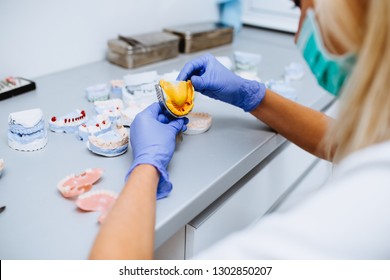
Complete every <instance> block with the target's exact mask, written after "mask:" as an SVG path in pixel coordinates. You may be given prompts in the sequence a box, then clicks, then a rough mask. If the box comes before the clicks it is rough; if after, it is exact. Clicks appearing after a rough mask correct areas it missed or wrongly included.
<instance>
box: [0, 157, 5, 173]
mask: <svg viewBox="0 0 390 280" xmlns="http://www.w3.org/2000/svg"><path fill="white" fill-rule="evenodd" d="M3 169H4V160H3V159H2V158H0V177H1V175H3Z"/></svg>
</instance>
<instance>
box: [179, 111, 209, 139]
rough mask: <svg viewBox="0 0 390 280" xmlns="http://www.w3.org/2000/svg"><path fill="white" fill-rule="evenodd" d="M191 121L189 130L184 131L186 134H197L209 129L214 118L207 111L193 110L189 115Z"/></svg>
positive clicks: (188, 125) (188, 126)
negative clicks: (197, 111)
mask: <svg viewBox="0 0 390 280" xmlns="http://www.w3.org/2000/svg"><path fill="white" fill-rule="evenodd" d="M187 118H188V119H189V122H188V124H187V130H186V131H184V134H187V135H195V134H201V133H204V132H206V131H207V130H209V128H210V126H211V123H212V118H211V116H210V115H209V114H207V113H195V112H191V113H189V114H188V115H187Z"/></svg>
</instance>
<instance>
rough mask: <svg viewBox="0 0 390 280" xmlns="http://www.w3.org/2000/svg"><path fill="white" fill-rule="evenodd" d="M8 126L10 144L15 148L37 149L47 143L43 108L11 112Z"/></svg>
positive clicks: (20, 149) (22, 149) (24, 149)
mask: <svg viewBox="0 0 390 280" xmlns="http://www.w3.org/2000/svg"><path fill="white" fill-rule="evenodd" d="M8 126H9V127H8V145H9V146H10V147H11V148H12V149H14V150H19V151H35V150H39V149H42V148H43V147H45V146H46V144H47V130H46V126H45V121H44V119H43V113H42V110H41V109H31V110H25V111H19V112H14V113H11V114H10V115H9V116H8Z"/></svg>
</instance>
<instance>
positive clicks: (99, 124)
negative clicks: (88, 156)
mask: <svg viewBox="0 0 390 280" xmlns="http://www.w3.org/2000/svg"><path fill="white" fill-rule="evenodd" d="M111 124H112V122H111V120H110V118H109V116H108V115H97V116H95V117H94V118H93V119H91V120H89V121H87V122H86V123H84V124H82V125H80V126H79V133H78V137H79V139H80V140H82V141H87V140H88V137H89V136H92V135H94V136H97V135H100V134H103V133H105V132H108V131H109V130H110V129H111Z"/></svg>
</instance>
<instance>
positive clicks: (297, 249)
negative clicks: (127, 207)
mask: <svg viewBox="0 0 390 280" xmlns="http://www.w3.org/2000/svg"><path fill="white" fill-rule="evenodd" d="M389 213H390V163H389V164H379V165H375V164H374V165H373V166H372V165H366V166H365V167H363V168H357V169H355V170H354V171H350V172H347V173H346V174H344V175H343V176H341V177H340V178H338V179H336V180H333V182H330V183H329V184H328V186H326V187H324V188H322V189H321V190H320V191H318V192H317V193H315V194H313V195H312V196H311V197H309V198H307V199H305V200H304V201H303V202H302V203H301V204H299V205H298V206H297V207H295V208H294V209H292V210H290V211H289V212H287V213H280V214H277V213H275V214H270V215H268V216H266V217H264V218H263V219H262V220H260V222H258V223H257V224H255V225H253V226H252V227H250V228H248V229H246V230H244V231H242V232H238V233H235V234H232V235H230V236H228V237H227V238H225V239H224V240H221V241H220V242H218V243H217V244H215V245H214V246H213V247H211V248H210V249H208V250H206V251H204V252H202V253H200V254H199V255H198V256H196V258H197V259H389V258H390V242H389V238H388V237H389V236H390V219H389Z"/></svg>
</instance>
